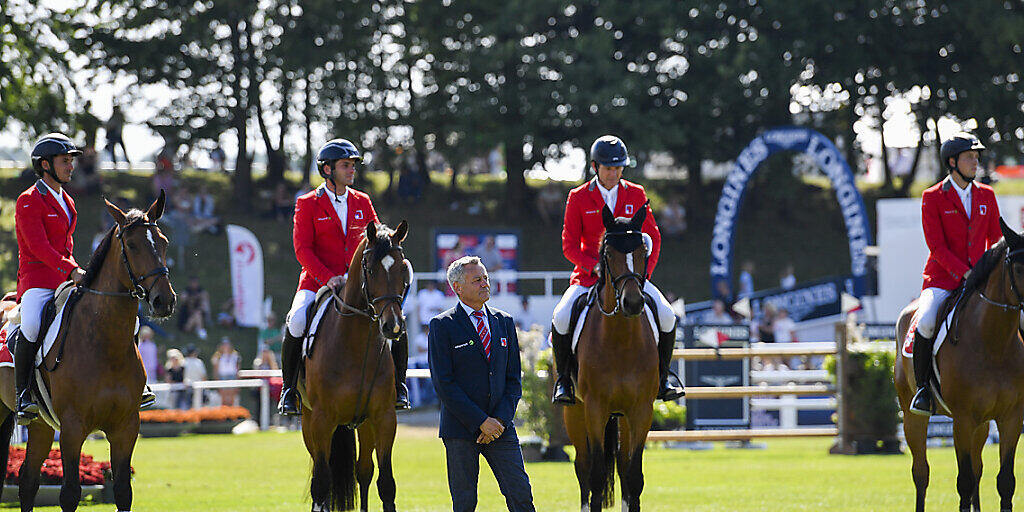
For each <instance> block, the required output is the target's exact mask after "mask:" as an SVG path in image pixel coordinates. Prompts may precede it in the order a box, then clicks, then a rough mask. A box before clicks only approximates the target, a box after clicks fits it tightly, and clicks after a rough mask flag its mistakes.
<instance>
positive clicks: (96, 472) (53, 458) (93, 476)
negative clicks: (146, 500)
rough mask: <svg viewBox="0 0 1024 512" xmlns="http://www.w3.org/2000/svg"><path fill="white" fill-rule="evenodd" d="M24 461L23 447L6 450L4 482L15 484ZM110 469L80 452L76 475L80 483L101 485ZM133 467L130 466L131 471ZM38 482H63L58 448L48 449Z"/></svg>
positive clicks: (108, 463) (12, 447)
mask: <svg viewBox="0 0 1024 512" xmlns="http://www.w3.org/2000/svg"><path fill="white" fill-rule="evenodd" d="M24 462H25V449H24V448H19V447H16V446H11V447H10V449H9V450H8V452H7V476H6V478H5V479H4V482H5V483H8V484H17V483H18V472H19V471H21V465H22V464H23V463H24ZM108 471H110V462H108V461H103V462H98V461H95V460H93V458H92V455H86V454H82V458H81V460H80V461H79V462H78V477H79V478H80V479H81V481H82V485H103V482H104V481H105V480H106V477H105V475H106V473H107V472H108ZM134 472H135V469H134V468H132V473H134ZM40 483H42V484H44V485H46V484H55V485H60V484H62V483H64V462H63V461H62V460H61V458H60V450H50V453H49V454H48V455H47V456H46V460H45V461H43V468H42V473H41V477H40Z"/></svg>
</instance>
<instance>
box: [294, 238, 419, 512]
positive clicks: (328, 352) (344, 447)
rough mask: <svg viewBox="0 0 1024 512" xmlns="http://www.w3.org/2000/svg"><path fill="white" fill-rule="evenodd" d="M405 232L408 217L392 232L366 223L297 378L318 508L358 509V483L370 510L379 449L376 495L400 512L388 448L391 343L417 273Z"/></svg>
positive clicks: (393, 424) (392, 423) (391, 437)
mask: <svg viewBox="0 0 1024 512" xmlns="http://www.w3.org/2000/svg"><path fill="white" fill-rule="evenodd" d="M408 231H409V225H408V223H406V221H404V220H403V221H402V222H401V223H400V224H399V225H398V227H397V228H395V229H394V231H392V230H391V229H390V228H388V227H387V226H385V225H378V224H374V223H370V224H368V225H367V226H366V233H365V236H364V238H363V240H362V241H361V242H360V243H359V246H358V247H357V248H356V251H355V254H354V255H353V257H352V263H351V265H350V266H349V270H348V281H347V282H346V283H345V287H344V289H343V291H342V296H341V297H338V296H337V295H335V296H334V297H333V298H332V299H331V300H332V303H333V307H328V308H327V310H326V312H325V313H324V316H323V319H322V320H321V323H320V326H319V328H318V329H317V333H316V336H315V338H314V340H313V345H312V353H311V354H310V355H309V356H308V357H306V358H305V364H304V369H303V370H302V373H301V374H300V375H299V384H300V386H299V389H300V392H301V394H302V404H303V408H302V439H303V441H304V442H305V444H306V450H307V451H308V452H309V455H310V457H311V458H312V459H313V470H312V478H311V481H310V489H309V490H310V496H311V497H312V500H313V505H312V510H313V511H326V510H351V509H353V508H354V507H355V483H356V481H358V482H359V497H360V501H361V509H362V510H364V511H365V510H367V507H368V498H369V496H368V494H369V490H370V481H371V480H372V478H373V458H372V455H373V452H374V451H376V452H377V465H378V467H379V468H380V474H379V475H378V477H377V494H378V495H379V497H380V500H381V502H382V503H383V505H384V510H385V511H392V510H395V477H394V475H393V473H392V468H391V449H392V446H393V445H394V442H395V430H396V428H397V425H398V421H397V417H396V416H395V372H394V366H393V365H392V364H391V351H390V348H389V346H388V340H396V339H398V338H399V337H400V336H401V335H402V334H403V333H404V332H405V319H404V317H403V316H402V300H403V299H404V297H405V293H406V291H408V289H409V283H410V281H411V279H412V276H411V275H410V270H409V267H408V266H407V265H406V263H405V255H404V253H403V252H402V246H401V243H402V241H403V240H405V237H406V235H407V234H408ZM312 314H313V313H312V312H311V313H310V315H312ZM356 431H358V433H359V457H358V459H356Z"/></svg>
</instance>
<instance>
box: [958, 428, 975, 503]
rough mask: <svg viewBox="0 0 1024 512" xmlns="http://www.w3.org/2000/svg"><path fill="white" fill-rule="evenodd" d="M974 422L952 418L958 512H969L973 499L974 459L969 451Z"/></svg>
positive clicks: (972, 442)
mask: <svg viewBox="0 0 1024 512" xmlns="http://www.w3.org/2000/svg"><path fill="white" fill-rule="evenodd" d="M977 428H978V425H976V424H968V423H967V422H966V420H962V419H961V420H958V419H957V418H953V447H954V449H955V451H956V464H957V476H956V491H957V494H959V495H960V512H970V510H971V501H972V500H973V499H974V491H975V480H974V479H975V476H974V463H975V462H974V461H972V460H971V459H972V458H973V457H972V456H971V451H972V449H973V444H974V432H975V430H976V429H977Z"/></svg>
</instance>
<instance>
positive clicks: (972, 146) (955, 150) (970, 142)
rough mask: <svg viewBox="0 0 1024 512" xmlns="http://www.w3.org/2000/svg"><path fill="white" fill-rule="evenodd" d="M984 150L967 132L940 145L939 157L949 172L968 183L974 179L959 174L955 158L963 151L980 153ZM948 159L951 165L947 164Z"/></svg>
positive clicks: (979, 142) (982, 145)
mask: <svg viewBox="0 0 1024 512" xmlns="http://www.w3.org/2000/svg"><path fill="white" fill-rule="evenodd" d="M984 150H985V145H984V144H982V143H981V141H980V140H978V138H977V137H975V136H974V135H972V134H970V133H967V132H961V133H958V134H956V135H954V136H952V137H950V138H949V139H947V140H946V142H943V143H942V147H941V148H939V157H940V158H942V163H943V165H945V166H946V167H947V168H949V170H950V171H953V172H956V173H957V174H959V175H960V177H961V178H963V179H964V180H965V181H968V182H969V181H971V180H973V179H974V178H968V177H967V176H964V174H963V173H962V172H960V169H958V168H957V166H956V158H957V156H959V155H960V153H963V152H964V151H978V152H981V151H984ZM950 158H952V159H953V160H954V162H953V163H952V164H950V163H949V159H950Z"/></svg>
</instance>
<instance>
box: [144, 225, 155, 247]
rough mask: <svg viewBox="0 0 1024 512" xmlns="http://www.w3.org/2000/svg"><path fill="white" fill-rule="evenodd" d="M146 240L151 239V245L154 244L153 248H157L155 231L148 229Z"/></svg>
mask: <svg viewBox="0 0 1024 512" xmlns="http://www.w3.org/2000/svg"><path fill="white" fill-rule="evenodd" d="M146 240H149V245H151V246H153V250H154V251H155V250H156V240H153V231H151V230H148V229H147V230H146Z"/></svg>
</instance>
